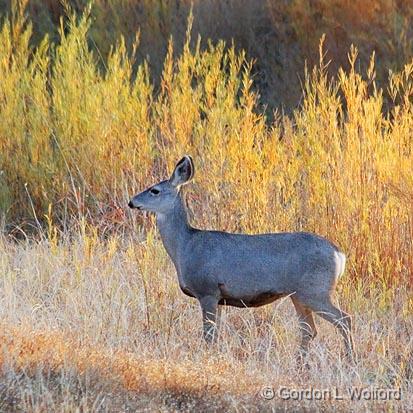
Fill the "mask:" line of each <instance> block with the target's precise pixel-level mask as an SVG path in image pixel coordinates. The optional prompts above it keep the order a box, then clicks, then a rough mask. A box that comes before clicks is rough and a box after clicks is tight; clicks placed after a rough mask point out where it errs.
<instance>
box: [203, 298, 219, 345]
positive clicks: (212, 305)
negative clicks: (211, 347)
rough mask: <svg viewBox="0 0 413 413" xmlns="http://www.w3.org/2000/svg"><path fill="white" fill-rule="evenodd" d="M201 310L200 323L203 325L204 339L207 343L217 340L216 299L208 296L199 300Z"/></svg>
mask: <svg viewBox="0 0 413 413" xmlns="http://www.w3.org/2000/svg"><path fill="white" fill-rule="evenodd" d="M199 303H200V304H201V309H202V321H203V325H204V339H205V341H206V342H207V343H212V342H215V341H216V339H217V333H218V331H217V321H218V320H217V309H218V298H217V297H214V296H211V295H208V296H205V297H201V298H200V299H199Z"/></svg>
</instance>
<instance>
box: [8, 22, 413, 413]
mask: <svg viewBox="0 0 413 413" xmlns="http://www.w3.org/2000/svg"><path fill="white" fill-rule="evenodd" d="M89 27H90V21H89V19H88V17H87V14H86V15H84V16H83V17H78V16H75V15H73V16H71V17H69V18H68V19H67V20H66V21H65V22H63V21H62V25H61V28H60V42H59V44H52V43H51V42H50V41H49V40H48V39H47V38H46V39H45V40H44V41H43V43H42V45H41V46H40V47H39V48H38V49H36V50H30V47H29V38H30V33H31V28H30V25H26V24H25V23H24V19H23V17H22V16H18V15H17V16H14V17H13V18H12V19H11V20H10V21H9V20H7V19H6V20H5V22H4V24H3V26H2V29H1V31H0V78H1V81H0V118H1V122H0V207H1V210H2V211H4V214H3V215H4V218H3V219H4V221H5V223H6V225H5V229H6V231H4V232H5V233H8V234H9V235H7V236H6V235H4V236H3V238H1V240H0V274H1V278H0V283H1V286H0V287H1V288H0V290H1V293H0V314H1V319H2V323H3V324H2V327H1V333H0V334H1V336H2V338H1V342H2V346H3V356H2V365H3V373H4V380H5V382H7V383H8V387H9V388H11V389H14V390H13V392H14V393H13V395H12V398H11V399H12V400H16V403H17V404H19V403H20V406H22V409H23V410H28V409H33V410H36V409H38V411H41V403H44V405H45V406H48V407H47V408H49V409H52V408H53V407H52V406H53V404H50V403H56V400H57V399H56V397H57V396H56V394H55V391H56V388H58V389H59V390H58V391H59V392H61V393H59V394H63V393H64V392H65V391H66V393H64V394H65V395H66V396H65V397H66V398H64V400H65V403H67V411H71V410H70V409H71V406H74V405H76V403H77V401H76V400H77V399H74V398H75V395H74V394H75V393H76V392H77V390H76V389H78V387H79V386H80V388H82V386H84V383H85V382H84V381H83V380H85V377H86V378H88V380H89V379H91V380H92V379H93V382H94V383H95V384H96V383H101V385H102V386H103V387H102V389H104V390H102V389H100V387H99V386H97V387H93V386H92V387H93V391H92V392H91V393H88V392H84V393H82V395H83V396H84V398H82V400H83V401H82V403H85V406H86V407H87V409H90V410H93V409H95V410H96V406H95V403H98V404H99V403H100V402H101V399H102V397H104V396H103V393H105V392H108V391H109V390H107V389H110V388H111V386H112V387H113V389H115V390H114V394H117V395H118V396H117V397H118V399H119V400H122V399H124V398H125V397H127V398H129V397H132V398H133V397H135V398H136V397H138V398H141V399H139V400H140V401H139V400H136V399H134V401H133V403H142V400H143V399H142V397H143V398H144V399H145V400H149V401H151V400H152V401H153V403H154V406H159V403H160V404H161V405H162V403H165V400H166V399H165V398H167V397H169V396H167V395H168V394H169V393H173V395H174V396H173V397H174V398H175V400H176V398H177V397H178V396H177V395H178V394H180V395H181V396H182V395H186V396H185V397H187V396H188V395H189V396H190V397H192V399H191V400H198V399H199V398H201V399H202V398H204V397H206V395H208V397H212V398H213V397H216V398H217V399H214V400H215V401H214V403H215V402H216V403H221V405H222V406H224V407H225V408H231V407H234V408H236V407H237V406H238V407H239V406H241V405H242V403H244V402H245V403H251V405H252V404H254V403H264V402H263V401H262V400H261V399H260V398H259V396H257V394H258V392H259V389H260V387H261V386H263V385H266V384H267V385H268V384H269V385H274V386H278V385H291V386H293V387H303V386H304V387H305V386H308V383H311V384H312V385H313V387H321V388H324V387H339V388H341V389H346V388H347V387H348V386H352V385H366V386H368V385H371V386H379V387H397V386H401V387H402V390H403V395H404V400H403V403H404V404H403V406H404V407H406V409H408V408H412V403H413V401H412V399H411V396H410V394H411V385H410V384H409V383H410V382H411V378H412V340H411V331H412V327H413V326H412V317H411V314H412V310H413V299H412V294H411V281H412V268H413V254H412V245H413V204H412V198H413V192H412V188H413V178H412V177H413V174H412V165H413V153H412V145H413V142H412V133H411V132H412V129H413V114H412V108H413V107H412V94H413V83H412V82H413V70H412V67H413V66H412V63H409V64H407V65H406V66H405V68H404V70H403V71H401V72H400V73H390V75H389V82H388V88H387V89H386V90H382V89H380V88H379V87H378V86H377V85H376V83H375V68H374V58H372V60H371V64H370V67H369V69H368V70H367V72H366V73H360V72H359V70H358V69H357V67H358V66H357V50H356V49H355V48H351V49H350V50H349V62H350V70H348V71H344V70H341V71H340V72H339V75H338V77H337V78H335V79H330V78H329V77H328V76H327V63H326V62H325V58H324V54H323V50H324V49H323V47H322V44H321V46H320V62H319V65H318V66H317V67H316V68H314V69H313V70H308V71H307V72H306V73H305V76H304V82H303V99H302V103H301V105H300V107H299V108H297V109H296V111H295V112H294V113H293V115H292V116H290V117H287V116H285V115H283V114H281V113H277V114H276V115H275V121H274V122H269V121H268V120H267V119H266V117H265V116H264V114H263V113H261V112H260V110H259V106H258V104H257V101H258V96H257V92H256V91H254V90H253V87H252V75H251V71H252V66H251V63H250V62H249V61H248V60H247V59H246V58H245V55H244V53H242V52H236V50H235V48H231V47H230V48H228V47H226V46H225V44H224V43H222V42H221V43H218V44H216V45H212V44H211V45H210V47H209V49H207V50H202V49H201V48H200V47H194V48H191V47H190V44H191V43H190V34H189V32H190V29H188V34H187V42H186V44H185V47H184V49H183V52H182V53H181V54H179V55H177V53H176V52H175V51H174V44H173V41H171V42H170V45H169V49H168V50H169V51H168V54H167V57H166V59H165V62H164V70H163V75H162V81H161V85H160V88H159V90H157V89H156V90H155V89H154V87H153V86H152V80H151V73H150V71H149V69H148V65H146V64H143V65H141V66H139V67H138V68H137V69H136V70H135V66H134V59H133V56H130V55H129V54H128V53H127V48H126V46H125V43H124V41H123V40H122V39H120V40H119V42H118V44H117V46H116V47H114V48H113V49H112V51H111V54H110V56H109V58H108V60H107V63H106V67H105V68H104V69H102V67H101V64H102V62H101V61H99V60H98V58H97V57H96V54H94V53H92V52H91V51H90V48H89V47H88V36H87V32H88V30H89ZM189 27H190V26H189ZM138 43H139V42H138V41H137V43H136V47H139V44H138ZM384 99H387V101H388V102H389V104H388V105H387V106H388V108H389V109H388V110H385V109H384V103H383V102H384ZM184 153H189V154H191V155H192V156H193V158H194V161H195V168H196V173H195V181H194V183H193V184H191V185H190V186H188V187H187V188H186V189H185V191H186V192H187V193H186V196H187V199H188V202H189V205H190V207H191V210H192V213H191V216H192V218H193V219H192V220H193V222H194V224H195V225H196V226H198V227H200V228H214V229H222V230H228V231H244V232H249V233H257V232H268V231H271V232H274V231H293V230H307V231H313V232H317V233H319V234H321V235H323V236H326V237H328V238H329V239H331V240H332V241H334V242H335V243H336V244H337V245H339V246H340V248H341V249H342V250H343V251H344V252H345V253H346V255H347V257H348V261H347V262H348V265H347V270H346V274H345V276H344V277H345V278H344V279H343V280H341V282H340V284H339V291H338V297H339V301H340V304H341V306H342V307H343V308H345V309H346V311H349V312H350V313H352V314H354V320H355V328H356V332H355V338H356V345H357V348H358V352H359V357H360V360H361V361H360V364H359V365H358V366H357V367H355V368H353V367H351V366H348V365H347V364H346V363H345V362H344V361H343V360H342V358H341V340H340V337H339V336H337V335H336V333H335V331H334V330H333V328H332V327H331V326H327V325H325V324H324V323H323V322H321V324H322V328H320V335H319V336H318V337H317V340H316V342H315V343H314V345H313V350H312V353H311V357H310V370H309V371H308V373H306V374H302V373H300V372H299V371H297V370H296V368H295V362H294V360H295V352H296V349H297V345H296V337H295V336H296V332H297V323H296V320H295V315H294V312H293V309H292V306H291V304H290V303H289V301H288V300H282V301H280V302H278V303H277V304H274V305H271V306H266V307H264V308H261V309H257V310H236V309H227V310H225V311H224V322H223V331H222V334H221V338H220V341H219V344H218V347H217V348H216V349H212V350H208V349H207V348H206V347H205V346H204V345H203V343H202V339H201V334H200V314H199V309H198V306H197V304H196V302H194V301H193V300H191V299H189V298H187V297H185V296H183V295H182V294H181V292H180V290H179V287H178V284H177V280H176V277H175V273H174V269H173V267H172V265H171V263H170V261H169V259H168V257H167V255H166V253H165V251H164V249H163V247H162V245H161V243H160V240H159V239H158V236H157V233H156V231H155V229H154V221H153V220H152V219H150V218H149V217H146V216H143V215H139V214H135V215H132V214H131V213H130V212H129V211H127V210H125V206H126V203H127V201H128V199H129V197H130V196H131V195H132V194H134V193H136V192H137V191H139V190H140V189H142V188H144V187H146V186H148V185H150V184H152V183H154V182H156V181H158V180H160V179H164V178H165V177H167V176H168V174H169V173H170V171H171V168H172V167H173V165H174V164H175V163H176V161H177V160H178V159H179V158H180V157H181V156H182V155H183V154H184ZM165 369H166V371H167V373H165ZM201 373H202V374H201ZM85 375H86V376H85ZM199 375H200V377H201V379H199V378H198V379H197V377H199ZM108 376H110V377H108ZM48 377H49V378H50V377H52V379H50V380H49V379H48ZM54 377H61V378H62V380H60V379H59V380H60V381H59V380H58V381H57V382H56V380H55V378H54ZM66 378H67V380H66ZM42 380H43V381H42ZM107 380H108V381H107ZM13 383H15V384H14V385H13ZM16 383H17V384H16ZM24 383H25V384H24ZM56 383H60V384H58V385H56ZM73 383H80V384H79V386H77V385H76V386H77V387H76V386H75V385H74V384H73ZM142 383H146V384H142ZM36 386H40V387H36ZM42 386H43V387H42ZM56 386H57V387H56ZM59 386H60V387H59ZM65 386H66V387H65ZM73 386H74V387H73ZM105 386H106V387H105ZM409 386H410V387H409ZM0 389H1V388H0ZM25 389H26V390H27V393H24V392H25V391H26V390H25ZM36 389H37V390H36ZM65 389H66V390H65ZM99 389H100V390H99ZM62 392H63V393H62ZM73 392H74V393H73ZM102 392H103V393H102ZM124 392H126V393H124ZM130 392H132V393H130ZM131 394H132V396H131ZM42 395H44V397H43V396H42ZM154 395H156V397H155V396H154ZM83 396H82V397H83ZM189 396H188V397H189ZM59 397H60V396H59ZM114 397H115V396H114ZM147 397H149V399H147ZM151 397H152V398H153V397H155V398H156V400H155V399H151ZM115 398H116V397H115ZM245 398H246V399H245ZM11 399H10V400H11ZM106 399H107V400H111V399H110V397H109V396H108V397H107V398H106ZM5 400H6V401H5V403H6V402H7V403H8V401H7V400H9V399H7V398H6V399H5ZM59 400H60V399H59ZM119 400H118V401H119ZM185 400H186V399H185ZM211 400H212V399H211ZM217 400H218V401H217ZM102 403H103V402H102ZM108 403H109V402H108ZM113 403H115V401H113ZM116 403H117V402H116ZM131 403H132V402H131ZM194 403H195V402H194ZM211 403H212V401H211ZM265 403H267V404H265ZM265 403H264V405H263V406H264V407H263V408H265V406H267V408H270V406H272V405H271V402H265ZM272 403H275V404H276V403H277V401H275V402H272ZM329 403H332V402H328V401H327V402H325V405H324V404H323V405H321V407H325V408H328V407H329V406H330V404H329ZM372 403H373V402H360V403H359V404H356V403H351V402H349V401H346V402H343V404H342V405H338V407H337V408H338V409H340V408H341V407H342V408H343V409H345V408H349V407H351V408H353V409H356V410H357V411H360V410H363V409H364V410H371V409H372V408H373V406H374V407H377V406H378V405H377V404H374V405H373V404H372ZM39 406H40V407H39ZM133 406H135V407H132V409H137V408H138V407H136V405H133ZM308 406H310V407H311V408H314V405H313V404H311V402H308ZM112 407H113V406H112ZM319 407H320V406H319ZM330 407H331V406H330ZM399 407H400V405H399V404H394V405H393V404H388V405H386V408H394V409H396V410H397V409H398V408H399ZM113 408H115V407H113ZM200 408H202V407H200ZM108 410H109V411H110V410H111V408H110V407H108Z"/></svg>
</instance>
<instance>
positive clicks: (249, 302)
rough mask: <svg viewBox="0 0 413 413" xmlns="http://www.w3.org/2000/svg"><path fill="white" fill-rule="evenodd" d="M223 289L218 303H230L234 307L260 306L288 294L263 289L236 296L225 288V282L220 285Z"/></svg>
mask: <svg viewBox="0 0 413 413" xmlns="http://www.w3.org/2000/svg"><path fill="white" fill-rule="evenodd" d="M219 289H220V291H221V299H220V300H219V302H218V304H220V305H230V306H232V307H260V306H262V305H265V304H269V303H272V302H273V301H275V300H278V299H279V298H281V297H284V296H285V295H286V294H285V293H281V292H277V291H263V292H259V293H257V294H251V295H246V296H244V297H234V296H233V295H231V294H230V293H229V291H228V290H227V289H226V288H225V285H224V284H220V285H219Z"/></svg>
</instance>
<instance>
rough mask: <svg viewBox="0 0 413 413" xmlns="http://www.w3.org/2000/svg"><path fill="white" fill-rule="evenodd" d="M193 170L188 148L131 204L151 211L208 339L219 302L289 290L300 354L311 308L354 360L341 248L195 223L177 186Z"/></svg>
mask: <svg viewBox="0 0 413 413" xmlns="http://www.w3.org/2000/svg"><path fill="white" fill-rule="evenodd" d="M194 173H195V168H194V162H193V160H192V157H191V156H189V155H185V156H184V157H183V158H182V159H181V160H180V161H179V162H178V163H177V164H176V166H175V169H174V171H173V173H172V175H171V177H170V178H169V179H166V180H164V181H161V182H159V183H157V184H155V185H152V186H150V187H149V188H148V189H146V190H144V191H143V192H141V193H139V194H137V195H136V196H134V197H133V198H132V199H131V200H130V201H129V203H128V206H129V207H130V208H133V209H136V210H140V211H147V212H151V213H154V214H155V216H156V225H157V227H158V230H159V233H160V236H161V240H162V243H163V245H164V247H165V249H166V252H167V253H168V255H169V257H170V258H171V260H172V262H173V264H174V266H175V269H176V273H177V276H178V282H179V286H180V289H181V290H182V292H183V293H184V294H186V295H187V296H189V297H193V298H195V299H197V300H198V302H199V304H200V307H201V312H202V319H203V337H204V339H205V341H206V343H208V344H210V343H213V342H216V338H217V325H218V324H219V314H220V311H219V310H220V306H233V307H238V308H248V307H259V306H263V305H266V304H270V303H272V302H274V301H275V300H278V299H280V298H282V297H290V298H291V300H292V303H293V305H294V307H295V311H296V313H297V316H298V321H299V331H300V332H301V342H300V347H299V358H300V359H302V358H303V357H305V356H306V355H307V353H308V350H309V345H310V342H311V341H312V340H313V339H314V338H315V336H316V335H317V329H316V325H315V322H314V314H316V315H318V316H321V317H322V318H324V319H325V320H327V321H328V322H330V323H332V324H333V325H334V326H335V327H336V328H337V329H338V331H339V332H340V333H341V335H342V336H343V339H344V345H345V354H346V356H347V357H348V359H349V360H351V361H354V360H355V358H354V344H353V338H352V322H351V316H350V315H349V314H347V313H346V312H344V311H343V310H341V309H339V308H338V307H337V306H336V305H335V304H333V293H334V291H335V288H336V284H337V281H338V279H339V277H341V276H342V274H343V273H344V268H345V264H346V256H345V255H344V253H343V252H341V251H340V250H339V249H338V247H336V246H335V245H334V244H333V243H332V242H330V241H329V240H327V239H326V238H323V237H321V236H319V235H316V234H313V233H309V232H279V233H267V234H256V235H248V234H240V233H229V232H223V231H213V230H202V229H197V228H194V227H193V226H191V224H190V223H189V220H188V212H187V209H186V205H185V202H184V198H183V195H182V190H181V189H182V187H183V186H184V185H185V184H188V183H189V182H190V181H191V180H192V178H193V176H194Z"/></svg>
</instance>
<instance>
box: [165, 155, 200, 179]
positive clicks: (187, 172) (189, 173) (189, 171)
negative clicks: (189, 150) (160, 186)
mask: <svg viewBox="0 0 413 413" xmlns="http://www.w3.org/2000/svg"><path fill="white" fill-rule="evenodd" d="M194 173H195V168H194V162H193V161H192V158H191V157H190V156H189V155H185V156H184V157H183V158H182V159H181V160H180V161H179V162H178V163H177V164H176V166H175V169H174V171H173V173H172V176H171V177H170V178H169V182H170V184H171V185H172V186H175V187H178V186H180V185H183V184H186V183H187V182H189V181H190V180H191V179H192V177H193V176H194Z"/></svg>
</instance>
